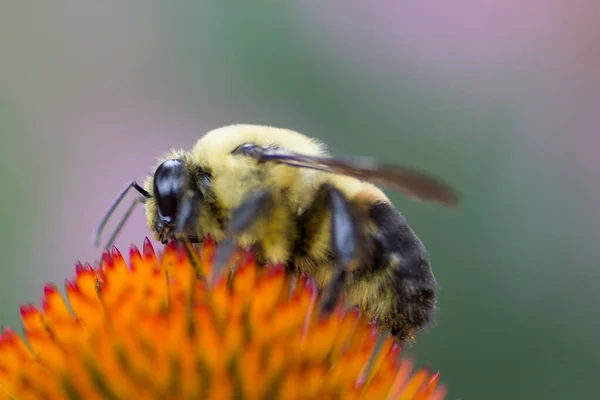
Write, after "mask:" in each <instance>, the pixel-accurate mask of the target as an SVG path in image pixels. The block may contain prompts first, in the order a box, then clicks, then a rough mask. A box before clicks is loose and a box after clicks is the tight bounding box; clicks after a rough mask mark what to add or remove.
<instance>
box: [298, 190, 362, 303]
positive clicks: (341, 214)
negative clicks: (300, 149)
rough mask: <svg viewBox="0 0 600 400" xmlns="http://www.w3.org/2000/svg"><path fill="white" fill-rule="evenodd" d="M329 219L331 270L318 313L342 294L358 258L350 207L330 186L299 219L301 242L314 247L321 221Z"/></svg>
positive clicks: (358, 230)
mask: <svg viewBox="0 0 600 400" xmlns="http://www.w3.org/2000/svg"><path fill="white" fill-rule="evenodd" d="M327 216H329V218H330V224H331V226H330V232H331V237H330V240H331V242H330V243H328V244H327V246H328V249H329V250H330V252H331V254H332V256H333V260H334V269H333V272H332V275H331V279H330V280H329V284H328V286H327V287H326V288H325V290H324V292H323V295H322V297H321V304H320V311H321V313H322V314H329V313H331V312H332V311H333V310H334V308H335V306H336V305H337V304H338V302H339V300H340V297H341V295H342V294H343V292H344V289H345V286H346V282H347V276H348V273H349V272H350V271H352V270H353V269H355V268H356V266H357V265H358V263H359V261H360V256H361V254H362V245H363V244H362V242H361V236H362V235H361V228H360V223H359V221H358V218H357V212H356V210H355V209H354V206H353V205H352V204H351V203H350V202H349V201H348V200H347V199H346V197H345V196H344V195H343V194H342V193H341V192H340V191H339V190H338V189H337V188H336V187H334V186H333V185H330V184H323V185H322V186H321V187H320V188H319V189H318V191H317V195H316V196H315V200H314V201H313V203H312V204H311V206H310V207H309V208H308V209H307V210H306V211H305V212H304V214H303V215H302V217H301V221H300V225H301V226H302V230H303V231H302V238H301V240H302V241H303V242H304V243H305V245H306V246H311V245H314V243H315V241H316V240H317V235H319V234H320V233H321V228H322V221H323V219H324V218H326V217H327Z"/></svg>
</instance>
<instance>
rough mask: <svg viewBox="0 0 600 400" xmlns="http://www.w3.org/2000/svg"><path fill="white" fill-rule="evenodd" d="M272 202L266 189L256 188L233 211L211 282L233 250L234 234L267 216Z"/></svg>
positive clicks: (218, 252) (271, 197) (270, 195)
mask: <svg viewBox="0 0 600 400" xmlns="http://www.w3.org/2000/svg"><path fill="white" fill-rule="evenodd" d="M274 204H275V203H274V201H273V195H272V194H271V192H270V191H269V190H268V189H258V190H255V191H254V192H252V193H250V194H249V195H248V197H247V198H246V200H245V201H244V202H243V203H242V205H241V206H239V207H238V208H236V209H235V210H234V211H233V213H232V215H231V219H230V220H229V222H228V225H227V229H226V231H225V235H226V239H225V240H224V241H223V242H222V243H221V244H220V246H219V249H218V251H217V255H216V259H215V264H214V269H213V272H212V281H213V282H212V283H213V284H214V282H215V281H216V278H217V277H218V276H219V274H220V273H221V270H222V269H223V267H224V266H225V264H227V262H228V261H229V260H230V258H231V256H232V255H233V253H234V251H235V236H236V235H238V234H240V233H242V232H244V231H245V230H246V229H248V228H249V227H250V226H252V224H253V223H254V222H256V221H257V220H259V219H261V218H265V217H267V216H268V215H269V214H270V212H271V210H272V209H273V205H274Z"/></svg>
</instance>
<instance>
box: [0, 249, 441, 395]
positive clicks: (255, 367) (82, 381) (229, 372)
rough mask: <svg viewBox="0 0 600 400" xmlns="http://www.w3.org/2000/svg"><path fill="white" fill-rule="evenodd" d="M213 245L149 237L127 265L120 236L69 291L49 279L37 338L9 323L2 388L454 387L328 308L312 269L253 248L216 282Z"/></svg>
mask: <svg viewBox="0 0 600 400" xmlns="http://www.w3.org/2000/svg"><path fill="white" fill-rule="evenodd" d="M214 251H215V246H214V245H213V243H212V242H211V241H206V242H204V243H203V244H202V245H201V251H200V253H199V254H197V256H198V259H194V260H195V261H194V262H192V261H191V260H190V257H188V255H187V253H186V251H185V249H184V248H183V247H181V248H176V247H175V246H172V245H171V246H167V247H166V248H165V251H164V254H163V255H162V257H157V256H156V254H155V252H154V249H153V248H152V246H151V244H150V242H149V241H148V240H146V241H145V242H144V247H143V251H142V253H140V252H139V251H138V250H137V249H136V248H135V247H133V248H132V249H131V252H130V259H131V260H130V263H129V266H128V265H127V263H126V262H125V261H124V259H123V257H122V256H121V254H120V253H119V252H118V251H117V250H116V249H114V248H113V250H112V252H111V253H110V254H109V253H107V252H105V254H104V256H103V260H102V266H101V268H98V269H93V268H92V267H90V266H89V265H86V266H82V265H80V264H78V265H77V266H76V277H75V279H74V280H72V281H67V282H66V295H67V297H68V303H67V302H65V301H64V300H63V298H62V296H61V294H60V293H59V291H58V290H57V288H56V287H55V286H53V285H47V286H46V287H45V289H44V298H43V302H42V309H41V310H40V309H38V308H36V307H34V306H32V305H27V306H23V307H21V316H22V319H23V325H24V331H25V337H26V341H25V340H22V339H21V338H20V337H19V336H18V335H17V334H16V333H14V332H13V331H10V330H8V329H5V330H4V331H3V333H2V334H1V335H0V398H12V399H64V398H67V399H83V398H85V399H105V398H108V399H146V398H160V399H227V398H240V399H242V398H243V399H263V398H269V399H271V398H273V399H303V398H323V399H333V398H339V399H354V398H365V399H442V398H443V397H444V396H445V393H446V391H445V388H443V387H441V386H437V382H438V374H433V375H430V374H429V373H428V372H427V371H426V370H419V371H417V372H416V373H414V374H413V373H412V363H411V361H409V360H406V359H400V358H399V357H398V353H399V348H398V347H397V346H395V345H393V344H392V340H391V339H386V340H379V341H378V337H379V335H378V334H377V330H376V329H374V327H372V326H370V325H369V324H368V322H367V321H365V320H364V319H363V318H362V317H361V316H360V315H359V314H358V313H345V312H343V311H342V309H341V308H340V309H339V310H338V311H337V312H335V313H333V314H332V315H331V316H329V317H319V316H318V312H312V310H313V309H314V308H315V304H318V295H317V292H316V289H315V288H314V286H313V285H312V284H311V281H309V280H307V279H304V278H299V279H297V281H296V283H295V285H294V284H293V283H292V277H290V276H288V275H287V274H285V273H284V268H282V267H281V266H267V267H265V268H259V267H258V266H257V265H256V263H255V261H254V257H253V254H252V253H251V252H246V251H239V252H238V254H237V256H236V260H237V261H236V262H235V265H234V264H231V265H230V266H229V267H230V268H231V267H233V266H235V268H236V270H235V274H234V275H233V276H234V278H233V279H232V280H231V281H229V282H228V280H227V279H226V278H221V279H220V280H217V283H216V284H215V285H214V286H213V287H212V288H209V285H207V284H206V282H209V281H210V280H209V279H204V278H203V277H207V276H210V272H211V266H212V262H213V259H214ZM194 257H195V256H194ZM232 262H233V261H232ZM67 304H68V305H67ZM69 306H70V307H69ZM26 343H28V344H26Z"/></svg>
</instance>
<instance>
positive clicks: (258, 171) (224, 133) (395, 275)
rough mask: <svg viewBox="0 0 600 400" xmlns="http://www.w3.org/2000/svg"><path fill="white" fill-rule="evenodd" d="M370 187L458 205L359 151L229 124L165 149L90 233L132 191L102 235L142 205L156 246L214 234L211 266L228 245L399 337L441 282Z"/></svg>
mask: <svg viewBox="0 0 600 400" xmlns="http://www.w3.org/2000/svg"><path fill="white" fill-rule="evenodd" d="M376 184H380V185H386V186H388V187H390V188H393V189H396V190H398V191H400V192H402V193H404V194H406V195H408V196H410V197H411V198H414V199H418V200H422V201H434V202H437V203H441V204H443V205H447V206H454V205H456V204H457V202H458V198H457V195H456V193H455V192H454V191H453V190H452V189H451V188H450V187H448V186H447V185H445V184H444V183H442V182H440V181H438V180H436V179H434V178H431V177H429V176H427V175H425V174H423V173H421V172H418V171H416V170H412V169H409V168H406V167H403V166H393V165H386V164H382V163H379V162H377V161H375V160H374V159H372V158H366V157H332V156H330V155H329V154H328V153H327V151H326V148H325V146H324V144H323V143H321V142H319V141H318V140H316V139H312V138H309V137H307V136H304V135H302V134H300V133H297V132H294V131H291V130H287V129H280V128H274V127H268V126H258V125H231V126H226V127H222V128H218V129H215V130H212V131H210V132H208V133H207V134H205V135H204V136H202V137H201V138H200V139H199V140H198V142H197V143H196V144H195V145H194V147H193V148H192V149H191V150H189V151H183V150H173V151H171V152H170V153H169V154H167V155H166V157H164V158H163V159H161V160H160V161H159V163H158V166H157V167H156V168H155V169H154V170H153V172H152V173H151V174H150V175H149V176H148V177H147V179H146V180H145V182H144V183H143V185H141V186H140V185H138V184H137V183H136V182H135V181H134V182H131V183H130V184H129V185H128V186H127V187H126V189H125V190H124V191H123V192H122V193H121V194H120V195H119V197H118V198H117V199H116V200H115V202H114V203H113V206H112V207H111V209H110V210H109V212H108V213H107V214H106V216H105V218H104V220H103V221H102V223H101V224H100V226H99V228H98V231H97V236H96V240H97V242H98V243H99V237H100V233H101V231H102V230H103V228H104V226H105V225H106V223H107V221H108V219H109V218H110V216H111V215H112V213H113V212H114V211H115V209H116V208H117V206H118V204H119V203H120V202H121V200H122V199H123V198H124V197H125V195H126V194H127V192H128V191H129V190H130V189H134V190H136V191H137V192H138V193H139V194H140V196H139V197H137V198H136V199H135V200H134V201H133V203H132V204H131V205H130V207H129V209H128V210H127V212H126V213H125V217H124V218H123V219H122V220H121V222H120V223H119V225H118V227H117V228H116V231H115V232H114V233H113V235H112V237H111V239H110V240H109V242H108V244H107V246H106V247H107V248H108V247H109V246H110V245H111V244H112V242H113V241H114V239H115V236H116V234H117V233H118V231H119V230H120V229H121V227H122V226H123V224H124V222H125V220H126V219H127V218H128V217H129V215H130V213H131V211H132V210H133V208H134V207H135V206H136V204H140V203H143V204H144V206H145V211H146V218H147V224H148V226H149V227H150V229H151V230H152V231H153V232H154V234H155V236H156V238H157V239H158V240H160V241H161V242H163V243H166V242H167V241H169V240H171V239H174V238H176V237H177V236H178V235H182V237H184V238H186V239H187V240H188V241H189V242H192V243H198V242H202V241H203V240H204V239H205V238H207V237H209V236H210V237H212V238H213V239H215V240H216V241H217V243H219V242H220V244H221V245H220V247H219V254H218V256H217V262H216V265H217V267H219V266H220V265H224V264H225V263H226V261H227V260H228V257H229V256H230V255H231V254H232V253H233V249H234V248H235V246H236V245H239V246H241V247H247V246H250V247H252V248H253V249H254V250H255V253H256V254H257V257H258V259H259V261H260V262H263V263H283V264H284V265H286V266H287V269H288V271H289V272H291V273H305V274H307V275H308V276H310V277H312V278H313V279H314V281H315V282H316V284H317V285H318V287H319V288H320V290H322V291H323V296H322V297H321V299H322V300H321V304H320V309H321V312H322V313H330V312H332V311H333V309H334V308H335V306H336V305H337V304H338V302H339V300H340V299H341V297H342V296H343V297H344V298H345V299H346V301H347V302H348V303H350V304H352V305H354V306H358V307H359V308H360V310H362V312H364V313H366V315H367V316H368V317H370V318H371V319H372V320H373V321H375V322H377V323H378V325H379V326H380V327H381V328H382V329H383V330H384V331H387V332H390V333H391V334H392V335H393V337H394V338H395V339H396V340H397V341H398V342H400V343H403V342H405V341H407V340H409V339H411V338H412V337H413V335H414V333H415V332H416V331H417V330H418V329H419V328H421V327H423V326H425V325H426V324H427V323H428V322H430V321H431V319H432V317H433V313H434V310H435V305H436V289H437V283H436V280H435V277H434V275H433V273H432V270H431V266H430V263H429V260H428V254H427V251H426V249H425V247H424V246H423V244H422V242H421V240H420V239H419V238H418V237H417V235H416V234H415V233H414V232H413V231H412V229H411V228H410V227H409V225H408V224H407V222H406V219H405V218H404V217H403V216H402V215H401V214H400V213H399V212H398V211H397V210H396V209H395V208H394V206H393V205H392V204H391V202H390V200H389V199H388V198H387V197H386V195H385V194H384V193H383V192H382V191H381V190H380V189H379V188H378V187H377V186H375V185H376Z"/></svg>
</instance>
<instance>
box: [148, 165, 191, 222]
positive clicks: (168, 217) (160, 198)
mask: <svg viewBox="0 0 600 400" xmlns="http://www.w3.org/2000/svg"><path fill="white" fill-rule="evenodd" d="M186 182H187V176H186V171H185V164H184V163H183V161H182V160H167V161H165V162H163V163H162V164H160V165H159V166H158V168H157V169H156V172H155V173H154V197H155V198H156V204H157V205H158V211H159V213H160V215H161V216H162V217H163V219H164V222H172V221H173V220H174V217H175V214H176V213H177V209H178V208H179V200H180V199H181V196H182V194H183V191H184V189H185V184H186Z"/></svg>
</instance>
